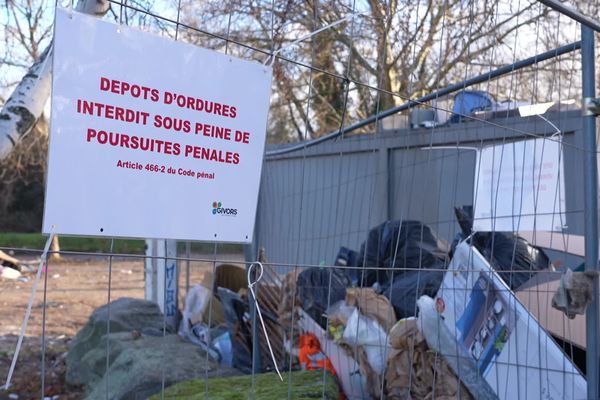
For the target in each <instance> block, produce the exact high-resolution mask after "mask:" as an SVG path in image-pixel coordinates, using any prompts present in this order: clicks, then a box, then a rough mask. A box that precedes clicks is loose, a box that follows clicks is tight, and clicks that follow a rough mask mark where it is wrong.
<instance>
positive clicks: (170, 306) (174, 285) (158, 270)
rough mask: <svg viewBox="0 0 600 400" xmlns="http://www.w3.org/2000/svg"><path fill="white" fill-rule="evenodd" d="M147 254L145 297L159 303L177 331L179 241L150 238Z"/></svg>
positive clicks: (147, 243)
mask: <svg viewBox="0 0 600 400" xmlns="http://www.w3.org/2000/svg"><path fill="white" fill-rule="evenodd" d="M146 256H147V257H148V258H146V259H145V292H144V298H145V299H146V300H150V301H153V302H155V303H157V304H158V306H159V307H160V310H161V311H162V312H163V313H164V314H165V318H166V324H167V326H168V327H169V328H170V329H171V330H172V331H175V330H176V329H177V325H178V323H179V321H178V314H177V309H178V292H179V268H177V259H176V258H177V241H175V240H156V239H148V240H146Z"/></svg>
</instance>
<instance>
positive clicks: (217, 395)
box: [151, 371, 340, 400]
mask: <svg viewBox="0 0 600 400" xmlns="http://www.w3.org/2000/svg"><path fill="white" fill-rule="evenodd" d="M282 375H283V382H281V381H280V380H279V377H278V376H277V374H275V373H267V374H258V375H256V376H255V379H256V381H255V384H254V390H253V389H252V375H242V376H234V377H226V378H211V379H209V380H208V398H209V399H211V400H246V399H248V398H254V399H260V400H281V399H287V398H288V384H289V373H284V374H282ZM291 375H292V379H291V386H289V389H290V391H291V394H292V398H293V399H294V400H309V399H311V400H313V399H327V400H339V398H340V391H339V387H338V385H337V382H336V380H335V378H334V377H333V376H331V375H330V374H329V373H326V374H325V387H323V371H296V372H292V373H291ZM205 382H206V381H205V380H204V379H196V380H192V381H187V382H181V383H178V384H175V385H173V386H170V387H168V388H167V389H166V390H165V394H164V398H165V399H182V400H192V399H204V398H205V388H206V385H205ZM151 399H154V400H158V399H161V396H160V395H155V396H153V397H151Z"/></svg>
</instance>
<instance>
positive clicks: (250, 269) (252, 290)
mask: <svg viewBox="0 0 600 400" xmlns="http://www.w3.org/2000/svg"><path fill="white" fill-rule="evenodd" d="M255 265H258V266H260V274H259V275H258V278H256V280H255V281H254V282H252V278H251V273H252V268H254V266H255ZM262 276H263V265H262V263H261V262H260V261H255V262H253V263H252V264H250V268H248V289H250V293H252V298H253V299H254V305H255V307H256V311H258V317H259V318H260V324H261V325H262V328H263V332H264V333H265V339H266V340H267V346H268V347H269V352H270V353H271V360H273V365H274V366H275V371H277V375H279V379H281V382H283V377H282V376H281V373H280V372H279V368H278V367H277V361H276V360H275V355H274V354H273V348H272V347H271V341H270V340H269V334H268V333H267V328H266V326H265V321H264V320H263V317H262V313H261V312H260V306H259V305H258V298H257V297H256V295H255V294H254V285H256V284H257V283H258V282H259V281H260V279H261V278H262ZM257 339H258V338H254V340H257Z"/></svg>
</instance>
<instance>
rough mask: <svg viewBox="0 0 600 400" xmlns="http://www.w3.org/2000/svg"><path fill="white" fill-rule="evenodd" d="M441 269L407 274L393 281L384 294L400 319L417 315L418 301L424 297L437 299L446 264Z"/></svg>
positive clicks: (441, 265)
mask: <svg viewBox="0 0 600 400" xmlns="http://www.w3.org/2000/svg"><path fill="white" fill-rule="evenodd" d="M439 267H440V268H439V269H437V268H436V269H428V270H419V271H410V272H405V273H403V274H401V275H399V276H398V277H397V278H396V279H394V280H393V282H392V284H391V285H390V287H389V288H388V289H387V290H386V291H385V292H384V293H383V295H384V296H385V297H387V298H388V299H389V300H390V303H392V306H393V307H394V311H395V312H396V317H397V318H398V319H402V318H407V317H412V316H415V315H417V300H418V299H419V297H421V296H423V295H427V296H429V297H431V298H435V297H436V295H437V292H438V290H439V288H440V285H441V284H442V280H443V279H444V274H445V272H446V271H445V270H444V269H445V268H446V266H445V265H444V264H440V265H439Z"/></svg>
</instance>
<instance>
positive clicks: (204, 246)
mask: <svg viewBox="0 0 600 400" xmlns="http://www.w3.org/2000/svg"><path fill="white" fill-rule="evenodd" d="M59 242H60V249H61V250H62V251H83V252H98V253H101V252H102V253H104V252H109V251H110V239H105V238H95V237H74V236H60V238H59ZM45 243H46V236H45V235H42V234H41V233H4V232H3V233H0V248H17V249H36V250H41V249H43V248H44V244H45ZM177 247H178V249H177V250H178V253H179V254H180V255H184V254H185V242H179V243H178V246H177ZM144 251H145V243H144V241H143V240H140V239H115V243H114V250H113V252H114V253H122V254H144ZM191 251H192V253H212V252H213V251H214V244H213V243H200V242H194V243H192V244H191ZM218 251H219V252H220V253H241V252H242V245H238V244H219V245H218Z"/></svg>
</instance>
